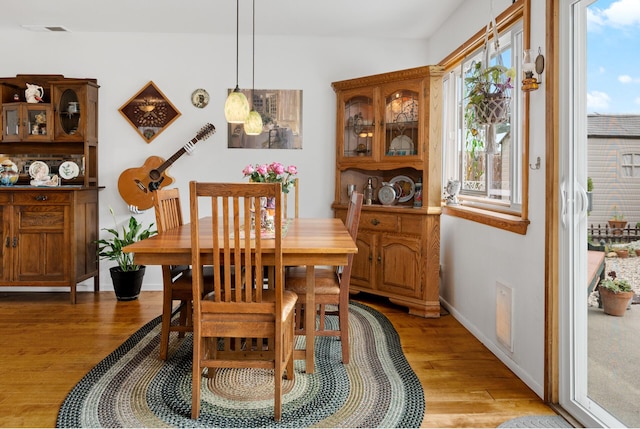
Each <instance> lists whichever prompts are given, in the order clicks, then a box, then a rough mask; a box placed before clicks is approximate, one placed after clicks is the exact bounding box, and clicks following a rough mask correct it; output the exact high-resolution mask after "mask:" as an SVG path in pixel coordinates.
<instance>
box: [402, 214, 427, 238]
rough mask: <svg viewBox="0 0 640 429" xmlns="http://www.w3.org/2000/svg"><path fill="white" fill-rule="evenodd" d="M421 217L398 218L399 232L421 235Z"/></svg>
mask: <svg viewBox="0 0 640 429" xmlns="http://www.w3.org/2000/svg"><path fill="white" fill-rule="evenodd" d="M422 219H423V218H422V217H420V216H402V217H401V218H400V232H402V233H405V234H415V235H420V234H421V233H422Z"/></svg>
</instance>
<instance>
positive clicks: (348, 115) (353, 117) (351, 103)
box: [343, 95, 375, 157]
mask: <svg viewBox="0 0 640 429" xmlns="http://www.w3.org/2000/svg"><path fill="white" fill-rule="evenodd" d="M374 128H375V121H374V109H373V99H372V98H371V97H367V96H362V95H358V96H355V97H352V98H350V99H348V100H347V101H346V102H345V106H344V148H343V150H344V152H343V156H344V157H353V156H362V157H370V156H371V155H372V146H373V138H374Z"/></svg>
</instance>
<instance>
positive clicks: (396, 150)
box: [389, 134, 413, 155]
mask: <svg viewBox="0 0 640 429" xmlns="http://www.w3.org/2000/svg"><path fill="white" fill-rule="evenodd" d="M389 152H391V153H392V154H395V155H413V141H412V140H411V138H410V137H409V136H406V135H404V134H400V135H399V136H398V137H396V138H394V139H393V140H391V145H390V146H389Z"/></svg>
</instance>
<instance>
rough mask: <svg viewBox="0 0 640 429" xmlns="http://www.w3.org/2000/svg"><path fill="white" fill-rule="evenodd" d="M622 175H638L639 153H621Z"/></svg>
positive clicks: (639, 169) (639, 170)
mask: <svg viewBox="0 0 640 429" xmlns="http://www.w3.org/2000/svg"><path fill="white" fill-rule="evenodd" d="M620 167H622V177H640V153H623V154H622V162H621V163H620Z"/></svg>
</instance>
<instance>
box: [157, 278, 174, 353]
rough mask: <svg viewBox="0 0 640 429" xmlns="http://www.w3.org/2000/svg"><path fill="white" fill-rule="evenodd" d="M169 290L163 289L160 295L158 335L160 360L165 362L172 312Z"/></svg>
mask: <svg viewBox="0 0 640 429" xmlns="http://www.w3.org/2000/svg"><path fill="white" fill-rule="evenodd" d="M171 304H172V300H171V290H167V289H166V288H165V289H164V292H163V294H162V328H161V334H160V359H162V360H167V353H168V349H169V329H170V327H171V311H172V310H173V308H172V306H171Z"/></svg>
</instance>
